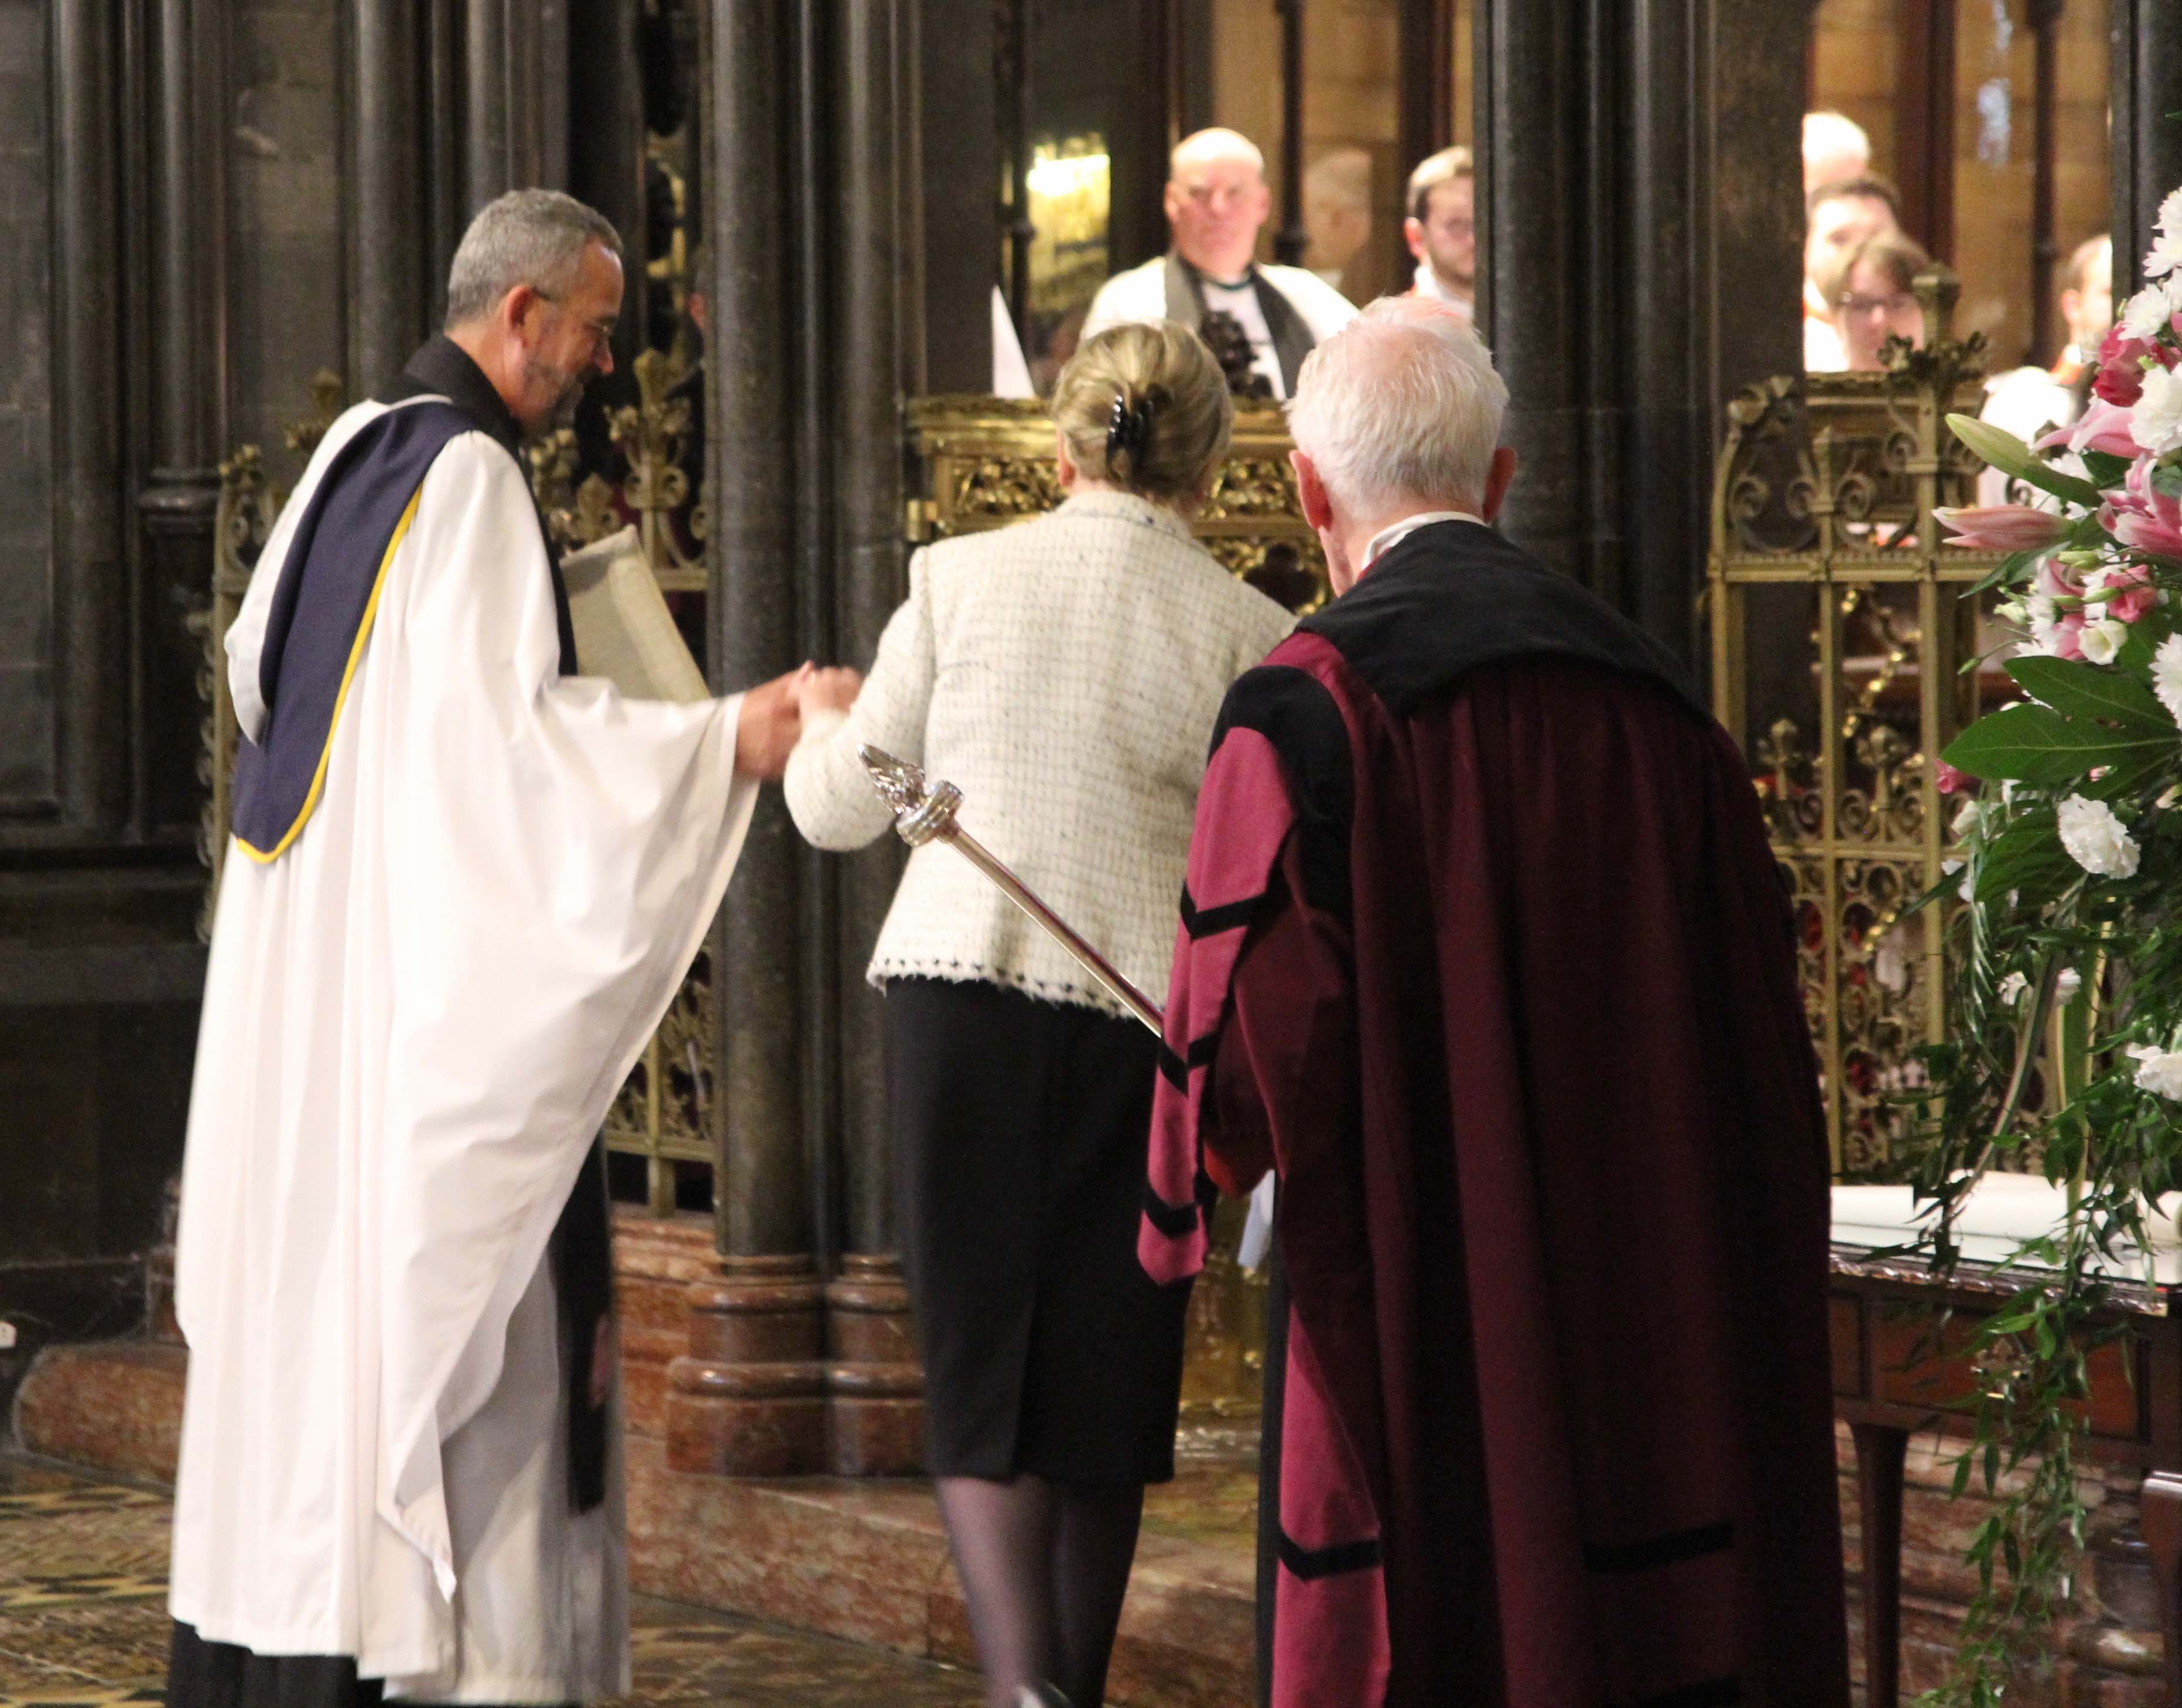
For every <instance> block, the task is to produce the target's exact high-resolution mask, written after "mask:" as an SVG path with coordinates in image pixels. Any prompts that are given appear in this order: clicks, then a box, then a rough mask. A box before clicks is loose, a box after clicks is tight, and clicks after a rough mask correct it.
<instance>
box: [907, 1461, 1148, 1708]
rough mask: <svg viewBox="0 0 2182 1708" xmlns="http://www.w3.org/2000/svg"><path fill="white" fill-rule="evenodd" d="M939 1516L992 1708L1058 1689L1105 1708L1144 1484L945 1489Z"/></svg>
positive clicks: (953, 1484) (979, 1482)
mask: <svg viewBox="0 0 2182 1708" xmlns="http://www.w3.org/2000/svg"><path fill="white" fill-rule="evenodd" d="M937 1486H938V1489H939V1516H940V1517H942V1518H944V1520H945V1521H946V1523H947V1540H948V1543H949V1545H950V1546H951V1547H952V1548H953V1549H954V1550H955V1572H956V1573H957V1575H958V1576H960V1577H961V1580H962V1595H963V1599H964V1600H966V1602H967V1603H968V1604H969V1608H970V1629H971V1631H972V1633H974V1634H975V1636H976V1637H977V1655H978V1658H979V1660H980V1661H982V1662H983V1666H984V1669H985V1702H986V1708H1017V1704H1018V1703H1019V1702H1020V1701H1021V1700H1022V1691H1023V1690H1024V1689H1032V1690H1036V1689H1038V1687H1039V1686H1040V1685H1043V1684H1048V1683H1049V1684H1052V1685H1054V1686H1055V1687H1056V1688H1057V1689H1060V1690H1061V1693H1062V1694H1064V1695H1065V1696H1066V1697H1067V1699H1068V1701H1069V1705H1070V1708H1099V1704H1100V1703H1101V1702H1102V1701H1103V1700H1105V1692H1106V1662H1107V1661H1108V1659H1109V1658H1110V1656H1111V1655H1112V1654H1113V1650H1114V1629H1115V1627H1116V1626H1117V1625H1118V1624H1120V1623H1121V1595H1122V1593H1123V1591H1125V1590H1126V1589H1127V1588H1128V1585H1129V1565H1130V1562H1132V1561H1133V1560H1134V1559H1135V1557H1136V1552H1137V1526H1138V1522H1139V1520H1141V1519H1142V1517H1143V1516H1144V1484H1141V1483H1055V1482H1049V1481H1047V1480H1046V1479H1044V1478H1043V1477H1029V1476H1022V1477H1017V1478H1016V1479H1014V1480H1013V1481H1011V1482H1006V1483H999V1482H994V1481H991V1480H989V1479H986V1478H983V1477H942V1478H940V1479H939V1481H938V1484H937Z"/></svg>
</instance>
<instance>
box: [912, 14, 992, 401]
mask: <svg viewBox="0 0 2182 1708" xmlns="http://www.w3.org/2000/svg"><path fill="white" fill-rule="evenodd" d="M922 5H923V8H924V17H923V27H922V30H921V32H920V34H921V35H922V43H921V48H922V51H921V54H920V61H921V64H920V69H921V73H922V76H921V81H922V92H923V97H924V100H925V102H927V103H928V105H929V107H930V108H931V110H932V111H933V113H941V114H944V115H945V119H944V123H935V124H933V125H932V126H931V127H930V128H929V130H927V131H926V133H925V135H924V136H923V137H922V147H921V149H920V150H919V154H920V157H921V158H922V171H921V172H920V173H919V174H918V176H917V179H916V180H915V181H914V184H913V185H912V187H913V188H914V189H915V190H916V191H917V193H918V194H919V195H920V196H922V200H923V203H924V218H923V222H922V224H923V242H924V265H923V274H924V296H923V307H922V313H923V315H924V350H925V362H926V384H927V385H928V388H929V389H930V390H932V391H934V392H945V391H974V392H986V391H990V390H992V389H993V324H992V293H993V287H994V285H997V284H999V283H1000V204H999V202H998V199H997V196H998V186H999V185H1000V113H999V108H998V104H997V103H998V101H999V94H1000V91H999V85H998V82H997V80H995V79H994V75H993V33H992V32H993V8H992V6H991V3H990V0H922ZM916 117H917V114H916V113H914V112H913V111H912V112H911V113H909V114H908V115H906V118H905V123H908V122H914V120H915V119H916Z"/></svg>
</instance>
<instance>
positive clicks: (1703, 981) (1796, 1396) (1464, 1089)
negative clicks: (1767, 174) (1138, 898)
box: [1139, 300, 1848, 1708]
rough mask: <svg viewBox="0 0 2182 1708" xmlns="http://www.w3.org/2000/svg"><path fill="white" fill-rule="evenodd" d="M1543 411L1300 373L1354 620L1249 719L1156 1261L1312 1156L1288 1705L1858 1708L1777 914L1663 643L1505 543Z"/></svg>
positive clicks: (1379, 343)
mask: <svg viewBox="0 0 2182 1708" xmlns="http://www.w3.org/2000/svg"><path fill="white" fill-rule="evenodd" d="M1506 397H1507V393H1506V390H1505V388H1504V385H1503V384H1501V381H1500V379H1499V378H1498V376H1497V375H1496V374H1495V373H1493V367H1492V362H1491V358H1490V357H1488V356H1487V353H1486V351H1485V350H1484V348H1483V346H1482V345H1480V344H1479V343H1478V342H1477V340H1476V337H1475V336H1474V334H1471V333H1470V330H1469V329H1468V328H1467V327H1466V326H1465V325H1464V324H1463V323H1462V322H1461V321H1460V320H1459V318H1456V317H1454V316H1453V315H1450V314H1448V312H1446V311H1445V310H1443V309H1441V308H1439V307H1437V305H1433V304H1429V303H1426V302H1423V301H1417V300H1409V301H1387V302H1382V303H1381V304H1378V305H1376V306H1375V307H1374V308H1373V309H1372V310H1371V311H1370V312H1367V313H1366V314H1365V316H1364V317H1363V318H1361V319H1360V320H1359V321H1357V322H1355V323H1353V324H1352V325H1351V326H1350V327H1349V328H1348V329H1344V330H1343V331H1342V332H1341V333H1339V334H1337V335H1335V336H1334V337H1332V339H1330V340H1327V341H1326V343H1324V344H1322V345H1320V346H1319V348H1318V349H1317V350H1316V351H1315V352H1313V354H1312V355H1311V357H1310V360H1309V362H1307V363H1306V364H1305V366H1304V368H1303V371H1302V374H1301V376H1300V379H1299V386H1298V390H1297V396H1296V399H1295V401H1294V402H1293V405H1292V406H1291V409H1290V423H1291V428H1292V430H1293V435H1294V439H1295V444H1296V450H1295V455H1294V466H1295V472H1296V478H1297V484H1298V488H1299V493H1300V495H1301V497H1302V500H1303V506H1304V514H1305V516H1306V517H1308V518H1309V519H1310V522H1311V525H1312V526H1313V527H1314V528H1315V529H1316V530H1317V532H1318V535H1319V538H1320V539H1321V541H1323V542H1324V544H1325V547H1326V561H1327V565H1328V567H1329V569H1330V571H1331V572H1332V582H1333V587H1334V589H1335V592H1336V593H1337V595H1338V597H1337V598H1336V599H1335V600H1333V601H1332V603H1331V604H1330V605H1327V606H1326V608H1325V609H1324V610H1322V611H1320V612H1319V613H1318V614H1316V615H1315V616H1311V617H1309V618H1307V619H1305V620H1304V622H1302V623H1301V624H1300V625H1299V627H1298V628H1297V630H1296V632H1295V633H1294V634H1293V636H1292V637H1291V638H1289V639H1288V640H1287V641H1284V642H1283V643H1282V644H1281V645H1280V646H1279V647H1278V648H1277V649H1275V650H1274V652H1273V653H1272V654H1271V655H1270V656H1269V657H1268V658H1267V659H1266V661H1265V663H1264V664H1263V665H1262V666H1260V667H1259V668H1258V669H1256V670H1254V671H1252V672H1249V674H1248V675H1246V676H1244V677H1242V678H1241V679H1240V680H1239V681H1238V682H1237V683H1236V684H1235V686H1234V688H1233V689H1232V691H1231V692H1230V693H1229V694H1228V696H1227V705H1226V706H1225V708H1224V710H1223V711H1222V713H1221V719H1220V722H1219V726H1218V728H1217V730H1216V732H1215V734H1214V736H1213V754H1212V760H1211V765H1210V770H1209V771H1207V773H1206V776H1205V787H1204V791H1203V793H1202V794H1201V795H1200V796H1199V802H1198V809H1197V821H1196V831H1195V834H1194V837H1193V843H1192V845H1191V848H1190V855H1189V867H1188V885H1187V887H1186V888H1185V890H1184V892H1183V894H1182V925H1181V929H1180V931H1179V932H1178V933H1177V940H1176V949H1175V962H1174V977H1173V984H1172V991H1171V997H1170V998H1169V1005H1168V1008H1167V1010H1166V1035H1165V1047H1164V1048H1163V1050H1162V1052H1161V1072H1162V1076H1163V1077H1162V1081H1161V1083H1160V1088H1159V1093H1158V1097H1157V1101H1156V1104H1155V1116H1154V1125H1153V1135H1152V1150H1151V1180H1150V1183H1149V1184H1150V1190H1149V1194H1148V1195H1147V1198H1146V1203H1145V1219H1144V1229H1143V1233H1142V1236H1141V1241H1140V1245H1139V1250H1140V1252H1141V1255H1142V1257H1143V1259H1144V1265H1145V1267H1146V1268H1147V1269H1149V1271H1150V1272H1151V1273H1152V1274H1153V1275H1154V1276H1155V1277H1157V1278H1159V1279H1161V1280H1179V1279H1181V1278H1182V1277H1184V1276H1186V1275H1188V1274H1193V1272H1194V1271H1195V1270H1196V1269H1198V1267H1199V1265H1200V1263H1202V1261H1203V1258H1204V1253H1205V1237H1206V1235H1205V1209H1206V1207H1207V1205H1208V1204H1209V1202H1210V1199H1211V1197H1212V1196H1213V1188H1214V1187H1215V1186H1216V1187H1218V1188H1219V1189H1221V1190H1223V1191H1229V1192H1235V1193H1241V1192H1246V1191H1249V1190H1250V1189H1251V1187H1252V1186H1253V1185H1254V1183H1255V1182H1256V1181H1258V1180H1260V1178H1261V1177H1262V1176H1263V1175H1265V1172H1266V1171H1267V1170H1268V1169H1271V1170H1274V1171H1275V1172H1276V1173H1277V1175H1278V1178H1279V1182H1280V1191H1279V1195H1278V1209H1277V1214H1276V1219H1275V1230H1276V1236H1277V1247H1278V1253H1279V1258H1280V1260H1281V1262H1282V1265H1283V1266H1284V1269H1285V1271H1286V1275H1287V1279H1288V1287H1289V1290H1290V1291H1291V1295H1292V1302H1291V1305H1290V1307H1289V1309H1288V1313H1286V1315H1285V1318H1284V1319H1282V1320H1281V1321H1280V1322H1278V1323H1277V1325H1276V1327H1277V1329H1284V1331H1285V1334H1284V1339H1285V1355H1284V1356H1282V1353H1281V1352H1280V1351H1279V1348H1278V1342H1279V1341H1280V1340H1281V1339H1282V1338H1283V1336H1282V1335H1280V1334H1278V1333H1277V1334H1276V1335H1275V1336H1274V1339H1275V1340H1276V1346H1275V1348H1274V1349H1273V1350H1272V1351H1271V1352H1270V1354H1269V1357H1268V1364H1269V1366H1272V1367H1275V1368H1276V1369H1277V1372H1278V1374H1281V1375H1282V1377H1284V1381H1283V1382H1282V1383H1281V1384H1280V1385H1279V1390H1278V1392H1277V1396H1276V1397H1274V1398H1273V1399H1272V1400H1271V1403H1269V1406H1268V1409H1267V1413H1266V1419H1265V1422H1266V1429H1267V1434H1268V1440H1269V1444H1271V1445H1269V1451H1268V1454H1267V1472H1268V1485H1269V1498H1268V1500H1267V1501H1266V1502H1265V1507H1264V1508H1263V1509H1262V1510H1263V1511H1265V1512H1267V1513H1269V1514H1270V1513H1277V1529H1274V1528H1272V1526H1271V1524H1268V1526H1267V1528H1268V1530H1269V1532H1270V1536H1269V1539H1270V1540H1271V1541H1272V1542H1273V1544H1274V1547H1273V1550H1272V1552H1273V1555H1274V1557H1275V1558H1276V1559H1277V1566H1276V1567H1274V1568H1273V1569H1272V1571H1271V1573H1270V1574H1269V1575H1270V1577H1271V1585H1270V1590H1268V1586H1267V1584H1266V1582H1265V1578H1266V1576H1267V1575H1268V1574H1265V1573H1261V1579H1260V1595H1261V1606H1260V1620H1261V1632H1263V1631H1264V1629H1265V1617H1264V1616H1265V1612H1266V1611H1267V1609H1266V1607H1265V1606H1264V1605H1263V1603H1264V1600H1265V1597H1266V1595H1268V1593H1269V1594H1270V1598H1271V1607H1270V1611H1271V1620H1270V1642H1269V1643H1268V1644H1266V1645H1265V1654H1264V1655H1261V1663H1262V1662H1263V1661H1266V1660H1269V1661H1270V1683H1269V1685H1268V1686H1267V1689H1268V1690H1269V1694H1270V1697H1271V1701H1272V1702H1273V1703H1274V1704H1275V1705H1277V1708H1304V1705H1314V1708H1315V1705H1325V1704H1334V1703H1338V1704H1343V1705H1352V1708H1362V1705H1378V1704H1387V1705H1393V1708H1410V1705H1424V1704H1434V1705H1437V1704H1443V1703H1460V1704H1462V1705H1464V1708H1640V1705H1642V1708H1708V1705H1713V1704H1725V1703H1737V1704H1743V1705H1749V1708H1784V1705H1794V1708H1806V1705H1808V1708H1819V1705H1825V1708H1842V1705H1844V1704H1846V1703H1847V1700H1848V1681H1847V1654H1846V1643H1845V1639H1844V1633H1843V1626H1842V1589H1841V1537H1840V1531H1839V1520H1838V1516H1837V1512H1836V1504H1835V1502H1836V1492H1835V1489H1836V1485H1835V1473H1834V1462H1833V1430H1832V1423H1831V1419H1830V1399H1829V1382H1828V1363H1827V1356H1826V1314H1825V1286H1826V1235H1827V1162H1826V1147H1825V1136H1824V1132H1823V1129H1822V1125H1821V1117H1820V1110H1819V1092H1818V1081H1817V1074H1816V1069H1815V1066H1814V1060H1813V1056H1812V1052H1811V1047H1810V1040H1809V1037H1808V1033H1807V1031H1806V1030H1805V1025H1804V1018H1803V1006H1802V1003H1801V1002H1800V1000H1799V998H1798V996H1797V986H1796V970H1795V963H1794V958H1793V953H1792V946H1791V939H1790V927H1789V911H1788V905H1787V902H1786V898H1785V896H1784V894H1783V892H1782V889H1781V886H1780V880H1779V878H1778V876H1776V874H1775V867H1774V863H1773V860H1772V858H1771V856H1770V855H1769V853H1768V852H1767V848H1766V843H1765V836H1764V827H1763V825H1762V822H1761V821H1760V818H1759V814H1758V804H1757V801H1756V799H1755V797H1754V795H1753V791H1752V789H1751V786H1750V782H1749V778H1748V775H1747V771H1745V769H1744V766H1743V764H1742V759H1741V756H1740V755H1738V753H1737V752H1736V748H1735V745H1734V743H1732V742H1731V740H1730V739H1729V738H1728V737H1727V735H1726V734H1725V732H1723V731H1722V730H1721V729H1720V727H1719V726H1718V725H1717V724H1716V723H1714V721H1713V720H1712V719H1711V718H1710V717H1709V716H1707V715H1706V712H1705V710H1704V709H1703V706H1702V705H1700V704H1699V703H1698V701H1697V699H1695V698H1694V697H1693V696H1692V693H1691V690H1690V689H1689V688H1688V687H1687V685H1686V683H1685V681H1684V679H1683V677H1682V674H1681V671H1680V669H1679V668H1678V666H1676V664H1675V661H1674V660H1673V659H1672V657H1670V655H1668V654H1667V653H1666V651H1665V650H1664V649H1662V648H1661V647H1660V646H1659V645H1658V644H1656V643H1654V642H1653V640H1652V639H1650V638H1648V637H1647V636H1646V635H1645V634H1643V633H1642V632H1641V631H1639V630H1638V629H1636V627H1633V626H1631V624H1630V623H1629V622H1626V621H1625V620H1624V619H1623V618H1622V617H1621V616H1619V615H1618V614H1616V613H1615V612H1614V611H1613V610H1611V609H1610V608H1609V606H1607V605H1604V604H1603V603H1602V602H1601V601H1600V600H1598V599H1596V598H1594V597H1592V595H1591V594H1589V593H1587V592H1586V591H1585V590H1584V589H1581V588H1580V587H1579V586H1577V585H1576V583H1574V582H1573V581H1571V580H1570V579H1568V578H1565V577H1563V576H1559V575H1557V574H1554V573H1553V572H1551V571H1549V570H1548V569H1546V568H1544V567H1542V566H1541V565H1540V564H1539V563H1537V561H1535V560H1534V559H1532V558H1531V557H1529V556H1526V554H1525V553H1524V552H1523V551H1521V550H1520V549H1518V548H1517V547H1515V546H1514V545H1511V544H1509V542H1508V541H1506V540H1505V539H1502V538H1501V537H1500V536H1499V535H1498V533H1494V532H1493V529H1492V528H1490V527H1489V526H1488V525H1487V524H1488V523H1489V522H1490V521H1491V519H1492V517H1493V514H1494V512H1495V511H1496V510H1497V509H1498V505H1499V501H1500V498H1501V496H1502V495H1503V493H1504V491H1505V490H1506V488H1507V485H1508V482H1509V478H1510V477H1511V475H1512V473H1513V472H1514V458H1513V456H1512V454H1511V453H1509V451H1507V450H1504V449H1496V445H1497V442H1498V433H1499V425H1500V416H1501V412H1502V410H1503V407H1504V405H1505V402H1506ZM1273 1373H1274V1371H1273V1370H1269V1374H1273ZM1271 1386H1272V1385H1271V1384H1270V1383H1269V1387H1271ZM1275 1479H1277V1481H1276V1480H1275ZM1271 1490H1277V1495H1276V1494H1271V1492H1270V1491H1271Z"/></svg>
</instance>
